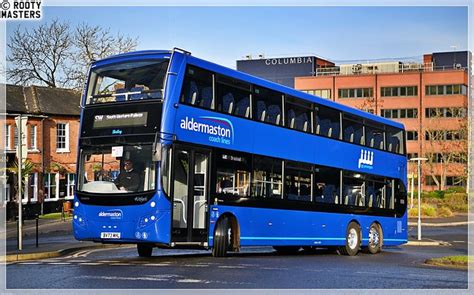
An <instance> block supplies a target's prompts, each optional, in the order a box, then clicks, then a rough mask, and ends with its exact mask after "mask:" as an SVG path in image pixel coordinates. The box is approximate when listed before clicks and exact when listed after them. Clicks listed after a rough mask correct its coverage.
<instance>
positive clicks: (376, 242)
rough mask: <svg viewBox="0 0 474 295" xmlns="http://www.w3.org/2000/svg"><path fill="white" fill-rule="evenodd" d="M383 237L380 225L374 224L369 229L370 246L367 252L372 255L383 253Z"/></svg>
mask: <svg viewBox="0 0 474 295" xmlns="http://www.w3.org/2000/svg"><path fill="white" fill-rule="evenodd" d="M382 244H383V237H382V229H381V227H380V225H379V224H377V223H372V225H370V229H369V245H368V246H367V250H368V252H369V253H371V254H377V253H379V252H380V251H382Z"/></svg>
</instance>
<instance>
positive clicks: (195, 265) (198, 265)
mask: <svg viewBox="0 0 474 295" xmlns="http://www.w3.org/2000/svg"><path fill="white" fill-rule="evenodd" d="M183 266H185V267H209V265H202V264H184V265H183Z"/></svg>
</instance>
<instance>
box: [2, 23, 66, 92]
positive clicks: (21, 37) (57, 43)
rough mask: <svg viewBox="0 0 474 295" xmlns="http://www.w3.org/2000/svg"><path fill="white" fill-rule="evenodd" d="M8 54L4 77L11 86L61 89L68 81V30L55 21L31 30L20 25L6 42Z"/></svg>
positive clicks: (64, 25)
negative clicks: (38, 85)
mask: <svg viewBox="0 0 474 295" xmlns="http://www.w3.org/2000/svg"><path fill="white" fill-rule="evenodd" d="M8 48H9V49H10V55H9V56H8V57H7V61H8V63H9V66H10V67H9V68H8V70H7V77H8V79H9V80H11V81H12V82H13V83H15V84H22V85H29V84H31V83H40V84H45V85H47V86H49V87H60V86H65V85H66V84H67V82H68V78H67V75H66V73H65V71H64V70H65V65H66V62H67V60H68V59H69V58H70V57H71V49H72V38H71V35H70V27H69V24H67V23H61V22H59V21H58V20H57V19H56V20H53V21H52V22H51V23H49V24H42V25H40V26H38V27H37V28H34V29H32V30H28V29H25V30H22V29H21V28H20V26H18V27H17V29H16V30H15V32H14V33H13V35H12V36H11V38H10V41H9V42H8Z"/></svg>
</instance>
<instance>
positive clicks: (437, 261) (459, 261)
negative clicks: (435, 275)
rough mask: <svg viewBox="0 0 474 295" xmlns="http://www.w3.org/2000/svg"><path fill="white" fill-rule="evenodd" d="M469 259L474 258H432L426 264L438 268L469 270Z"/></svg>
mask: <svg viewBox="0 0 474 295" xmlns="http://www.w3.org/2000/svg"><path fill="white" fill-rule="evenodd" d="M469 259H471V261H472V260H473V259H474V257H473V256H470V257H469V256H467V255H460V256H445V257H440V258H431V259H428V260H426V261H425V263H426V264H430V265H436V266H447V267H454V268H459V269H467V266H468V262H469Z"/></svg>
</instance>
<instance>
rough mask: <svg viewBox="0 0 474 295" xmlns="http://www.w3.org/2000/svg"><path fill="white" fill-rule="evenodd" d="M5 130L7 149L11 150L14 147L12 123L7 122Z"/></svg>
mask: <svg viewBox="0 0 474 295" xmlns="http://www.w3.org/2000/svg"><path fill="white" fill-rule="evenodd" d="M4 132H5V150H11V149H12V146H11V144H12V142H11V140H12V139H11V136H12V135H11V125H10V124H5V125H4Z"/></svg>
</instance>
